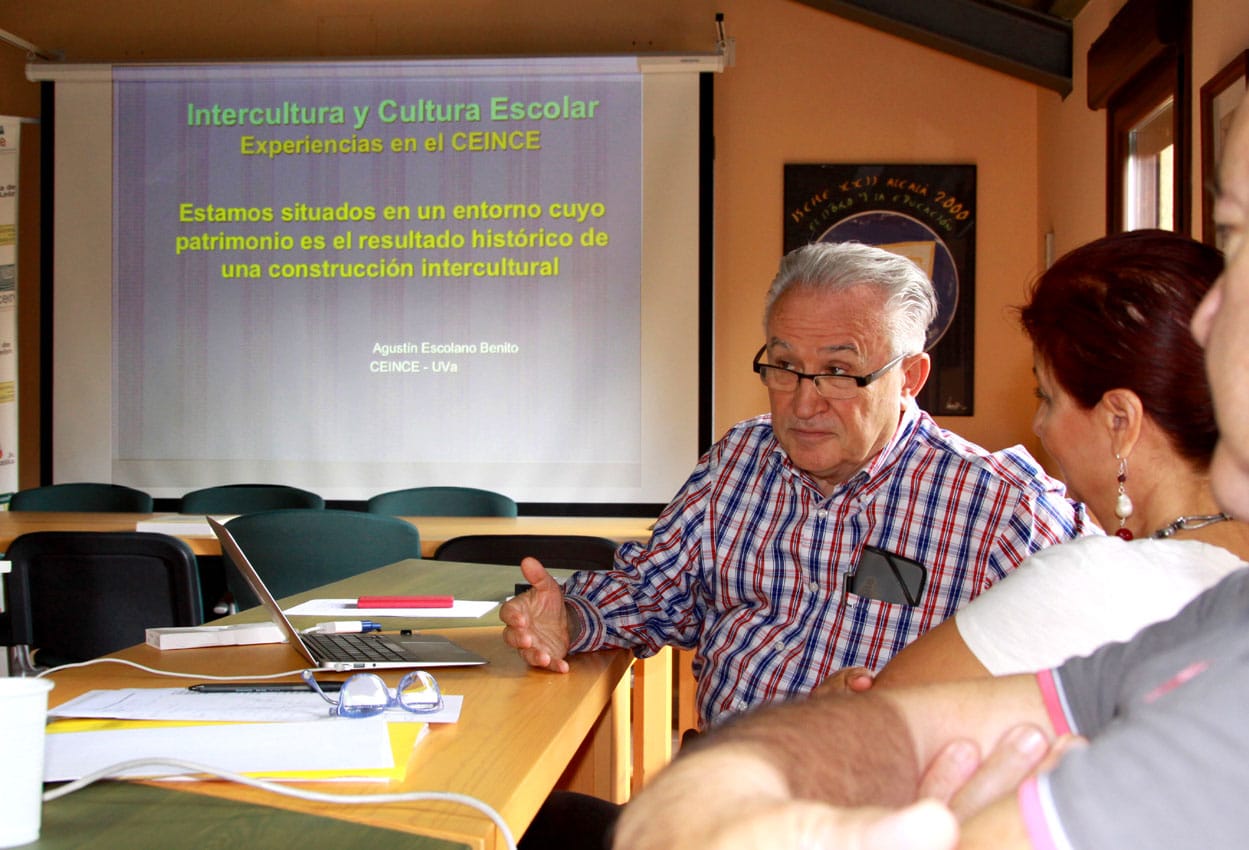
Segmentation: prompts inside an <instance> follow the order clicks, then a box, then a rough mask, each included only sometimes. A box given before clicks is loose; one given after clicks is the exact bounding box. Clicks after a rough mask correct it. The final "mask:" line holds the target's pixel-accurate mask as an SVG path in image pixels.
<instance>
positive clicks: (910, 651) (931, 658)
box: [873, 603, 991, 688]
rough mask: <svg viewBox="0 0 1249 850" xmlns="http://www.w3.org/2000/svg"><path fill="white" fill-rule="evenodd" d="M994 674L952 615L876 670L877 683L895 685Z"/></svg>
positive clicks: (972, 677) (893, 686)
mask: <svg viewBox="0 0 1249 850" xmlns="http://www.w3.org/2000/svg"><path fill="white" fill-rule="evenodd" d="M973 604H974V603H973ZM990 675H991V674H990V673H989V671H988V670H987V669H986V668H985V666H984V665H983V664H981V663H980V660H979V659H978V658H976V656H975V655H974V654H973V653H972V651H971V650H970V649H968V648H967V643H966V641H964V640H963V636H962V635H960V634H959V631H958V626H957V625H956V624H955V622H954V618H953V617H951V618H949V619H948V620H944V621H942V622H941V623H938V624H937V625H936V626H933V627H932V628H931V629H929V630H928V631H926V632H924V634H922V635H920V636H919V638H917V639H916V640H913V641H911V643H909V644H907V645H906V646H905V647H903V649H902V651H901V652H899V653H898V654H897V655H895V656H894V657H893V658H891V659H890V660H889V663H888V664H886V665H885V666H884V667H883V668H882V669H881V670H880V672H879V673H877V674H876V678H875V680H874V682H873V687H877V688H880V687H886V688H895V687H899V686H910V685H923V684H929V683H932V682H953V681H958V680H960V679H985V678H988V677H989V676H990Z"/></svg>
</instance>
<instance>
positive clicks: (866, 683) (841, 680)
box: [811, 667, 876, 696]
mask: <svg viewBox="0 0 1249 850" xmlns="http://www.w3.org/2000/svg"><path fill="white" fill-rule="evenodd" d="M875 680H876V677H875V674H873V673H872V671H871V670H869V669H867V668H866V667H842V668H841V669H840V670H838V671H837V672H836V673H834V674H833V675H831V676H829V677H828V678H827V679H825V680H824V681H822V682H820V683H819V684H818V685H816V686H815V689H814V690H812V691H811V693H812V694H819V695H820V696H824V695H826V694H861V693H863V692H864V691H869V690H871V689H872V685H873V684H875Z"/></svg>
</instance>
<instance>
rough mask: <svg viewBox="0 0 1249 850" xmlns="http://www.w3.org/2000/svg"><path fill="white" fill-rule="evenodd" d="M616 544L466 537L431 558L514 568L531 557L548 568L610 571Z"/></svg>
mask: <svg viewBox="0 0 1249 850" xmlns="http://www.w3.org/2000/svg"><path fill="white" fill-rule="evenodd" d="M618 545H619V544H617V543H616V541H614V540H610V539H608V538H606V537H595V536H593V535H586V534H466V535H463V536H461V537H452V538H451V539H450V540H447V541H445V542H443V543H442V544H441V545H440V546H439V547H438V548H437V550H435V551H434V558H435V559H437V560H439V561H463V562H467V563H474V564H505V565H509V566H517V565H519V564H520V562H521V559H522V558H526V557H534V558H537V559H538V560H539V561H541V562H542V565H543V566H544V567H547V568H548V569H567V570H609V569H611V568H612V563H613V560H614V557H615V554H616V548H617V546H618Z"/></svg>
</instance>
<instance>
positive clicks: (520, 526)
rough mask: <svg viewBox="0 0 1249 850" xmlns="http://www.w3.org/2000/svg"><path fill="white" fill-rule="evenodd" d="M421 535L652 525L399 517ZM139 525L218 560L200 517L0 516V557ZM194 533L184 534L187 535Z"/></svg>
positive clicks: (643, 531)
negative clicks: (72, 534)
mask: <svg viewBox="0 0 1249 850" xmlns="http://www.w3.org/2000/svg"><path fill="white" fill-rule="evenodd" d="M403 519H406V520H407V521H408V522H410V523H412V524H413V525H415V526H416V527H417V529H418V530H419V531H420V532H421V553H422V554H423V555H424V556H425V557H427V558H428V557H431V556H432V555H433V554H434V550H435V549H437V548H438V546H439V544H441V543H442V542H444V541H446V540H449V539H450V538H452V537H460V536H462V535H465V534H592V535H596V536H599V537H608V538H610V539H612V540H615V541H616V542H618V543H623V542H624V541H626V540H647V539H649V538H650V526H651V523H652V522H653V520H651V519H647V518H645V517H551V516H523V517H432V516H429V517H420V516H412V517H403ZM140 522H168V525H169V528H170V532H169V533H171V534H173V536H175V537H180V538H182V539H183V540H185V541H186V542H187V543H188V544H190V546H191V549H192V550H193V551H194V552H195V554H196V555H220V554H221V546H220V544H218V542H217V538H216V537H214V536H213V535H212V532H211V531H210V530H209V529H208V524H207V523H206V522H204V518H203V517H200V516H179V515H178V514H132V513H116V514H115V513H89V512H88V513H73V512H61V511H47V512H45V511H0V551H3V550H4V549H7V548H8V546H9V544H10V543H12V542H13V540H14V538H16V537H17V536H18V535H19V534H25V533H26V532H28V531H134V530H135V526H136V525H137V524H138V523H140ZM191 529H193V530H192V533H184V532H186V531H187V530H191Z"/></svg>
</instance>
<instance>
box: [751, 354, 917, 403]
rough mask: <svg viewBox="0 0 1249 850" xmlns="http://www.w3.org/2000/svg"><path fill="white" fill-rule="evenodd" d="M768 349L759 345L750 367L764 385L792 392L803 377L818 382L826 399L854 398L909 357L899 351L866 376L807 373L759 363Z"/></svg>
mask: <svg viewBox="0 0 1249 850" xmlns="http://www.w3.org/2000/svg"><path fill="white" fill-rule="evenodd" d="M767 350H768V347H767V346H766V345H765V346H763V347H762V348H760V349H759V351H758V353H757V354H755V359H754V362H753V363H752V364H751V367H752V368H753V369H754V370H755V372H757V373H758V374H759V379H760V380H761V381H763V385H764V386H765V387H767V388H768V389H770V390H779V391H780V392H785V393H788V392H793V391H794V390H796V389H798V384H799V383H800V382H801V381H802V379H803V378H806V379H807V380H808V381H810V382H811V383H812V384H814V385H815V391H816V392H817V393H819V394H820V395H821V396H822V397H824V398H831V399H850V398H854V397H855V396H856V395H857V394H858V392H859V390H860V389H861V388H862V387H866V386H867V385H868V384H870V383H872V382H873V381H875V380H876V379H877V378H879V377H880V376H881V375H884V374H885V373H886V372H888V371H889V370H890V369H892V368H893V367H894V366H897V365H898V364H899V363H901V362H902V358H904V357H906V354H899V355H898V356H897V357H895V358H893V359H892V360H890V361H889V362H888V363H886V364H885V365H884V366H881V367H880V368H879V369H877V370H876V371H875V372H869V373H868V374H866V375H847V374H846V373H845V372H818V373H816V374H807V373H806V372H799V371H798V370H796V369H788V368H786V367H784V366H773V365H771V364H768V363H760V362H759V358H761V357H763V355H764V353H765V352H767Z"/></svg>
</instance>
